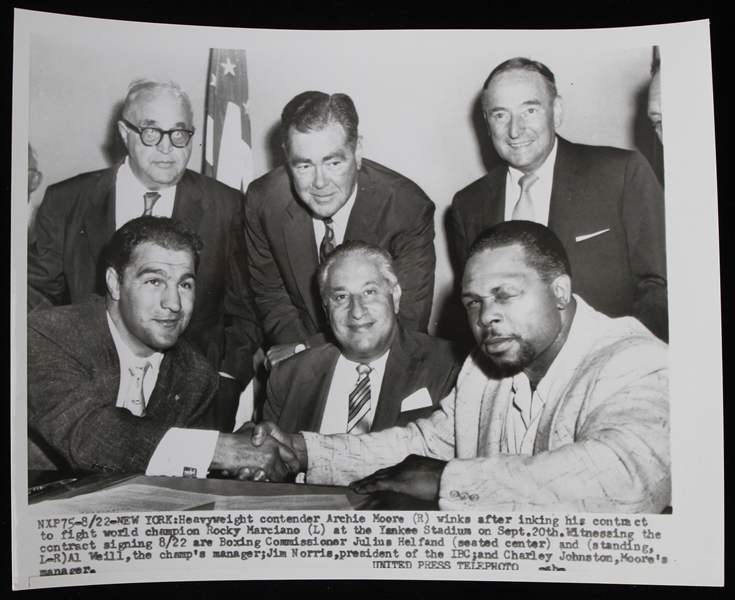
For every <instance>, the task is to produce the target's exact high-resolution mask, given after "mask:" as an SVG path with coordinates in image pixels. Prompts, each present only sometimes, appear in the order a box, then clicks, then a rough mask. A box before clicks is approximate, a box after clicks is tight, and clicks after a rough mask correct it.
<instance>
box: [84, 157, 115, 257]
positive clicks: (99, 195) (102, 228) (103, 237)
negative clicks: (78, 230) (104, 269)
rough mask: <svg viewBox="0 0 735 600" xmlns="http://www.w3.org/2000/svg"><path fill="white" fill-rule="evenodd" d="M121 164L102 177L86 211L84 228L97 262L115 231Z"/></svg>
mask: <svg viewBox="0 0 735 600" xmlns="http://www.w3.org/2000/svg"><path fill="white" fill-rule="evenodd" d="M119 166H120V165H117V166H115V167H112V168H111V169H109V171H108V172H107V173H105V175H104V176H103V177H100V179H99V181H98V182H97V185H96V186H95V189H94V191H93V192H92V194H91V196H90V199H89V205H88V207H87V210H86V211H85V213H84V218H83V221H84V230H85V232H86V234H87V239H88V240H89V249H90V252H91V253H92V258H93V260H94V261H95V264H96V263H97V262H98V261H99V257H100V256H101V255H102V250H104V248H105V246H107V244H109V243H110V239H111V238H112V234H113V233H115V181H116V179H117V170H118V168H119Z"/></svg>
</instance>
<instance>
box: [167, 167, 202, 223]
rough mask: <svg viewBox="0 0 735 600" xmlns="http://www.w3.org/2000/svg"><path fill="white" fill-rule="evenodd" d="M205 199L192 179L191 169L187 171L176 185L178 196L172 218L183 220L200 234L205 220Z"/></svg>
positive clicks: (175, 199)
mask: <svg viewBox="0 0 735 600" xmlns="http://www.w3.org/2000/svg"><path fill="white" fill-rule="evenodd" d="M203 200H204V199H203V198H202V194H201V191H200V190H199V188H198V186H197V185H196V184H195V183H194V181H193V180H192V178H191V176H190V175H189V171H188V170H187V171H185V172H184V176H183V177H182V178H181V181H179V183H178V184H177V185H176V197H175V198H174V210H173V212H172V213H171V218H172V219H174V220H175V221H181V222H182V223H184V224H185V225H186V226H187V227H188V228H189V229H191V230H192V231H193V232H194V233H197V234H198V233H199V231H200V229H201V227H202V223H203V222H204V206H202V203H203Z"/></svg>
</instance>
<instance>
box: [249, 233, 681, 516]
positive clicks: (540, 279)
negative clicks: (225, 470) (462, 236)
mask: <svg viewBox="0 0 735 600" xmlns="http://www.w3.org/2000/svg"><path fill="white" fill-rule="evenodd" d="M462 297H463V302H464V304H465V307H466V309H467V316H468V319H469V323H470V327H471V328H472V332H473V334H474V336H475V340H476V342H477V345H478V348H476V349H475V351H474V352H473V353H472V354H471V355H470V356H469V358H468V359H467V360H466V361H465V364H464V366H463V368H462V371H461V373H460V374H459V377H458V379H457V385H456V387H455V389H454V390H453V391H452V393H450V394H449V395H448V396H447V397H446V398H445V399H443V400H442V401H441V403H440V408H439V409H438V410H436V411H434V412H433V413H432V414H431V416H429V417H428V418H426V419H419V420H418V421H416V422H415V423H409V424H408V425H407V426H406V427H394V428H391V429H387V430H385V431H380V432H376V433H370V434H367V435H360V436H349V435H331V436H325V435H319V434H315V433H310V432H304V433H301V434H287V433H285V432H283V431H281V430H280V429H278V428H277V427H276V425H274V424H272V423H263V424H261V425H258V426H257V427H258V428H257V429H256V432H255V434H254V436H253V442H254V443H255V444H258V443H260V441H262V440H264V439H266V436H265V433H266V432H267V433H268V434H270V436H272V437H275V438H276V439H278V440H279V441H281V442H282V443H284V444H286V445H288V446H289V447H291V448H293V449H294V451H295V453H296V455H297V456H298V459H299V463H300V466H301V468H302V469H303V470H305V471H306V481H307V482H309V483H325V484H335V485H346V484H348V483H350V482H352V485H351V487H352V488H353V489H355V490H356V491H358V492H360V493H368V492H373V491H382V490H388V491H395V492H403V493H406V494H409V495H412V496H415V497H417V498H419V499H422V500H438V501H439V506H440V508H442V509H447V510H498V511H512V510H524V511H552V510H558V511H584V512H631V513H632V512H650V513H655V512H660V511H661V510H662V509H664V508H665V507H666V506H667V504H668V503H669V501H670V498H671V472H670V449H669V391H668V352H667V350H668V348H667V346H666V344H664V343H663V342H661V341H660V340H658V339H656V338H655V337H654V336H653V335H652V334H651V333H650V332H649V331H648V330H647V329H646V328H645V327H643V325H641V323H640V322H639V321H637V320H636V319H633V318H630V317H623V318H619V319H611V318H609V317H607V316H605V315H603V314H602V313H599V312H597V311H595V310H594V309H593V308H591V307H590V306H589V305H588V304H587V303H586V302H585V301H584V300H583V299H582V298H581V297H579V296H577V295H574V294H572V272H571V270H570V267H569V260H568V257H567V255H566V252H565V250H564V247H563V245H562V244H561V242H560V240H559V239H558V238H557V237H556V236H555V235H554V234H553V233H552V232H551V231H550V230H549V229H548V228H547V227H544V226H543V225H539V224H537V223H533V222H530V221H510V222H506V223H501V224H499V225H497V226H495V227H493V228H491V229H489V230H488V231H486V232H484V233H483V234H482V235H481V236H480V237H479V238H478V239H477V240H476V241H475V243H474V244H473V246H472V248H471V249H470V253H469V258H468V260H467V265H466V267H465V270H464V278H463V280H462ZM401 461H402V462H401ZM381 467H382V468H381ZM376 469H379V470H377V471H376ZM370 473H372V475H370ZM366 475H367V477H366ZM360 478H363V479H360ZM355 480H359V481H355Z"/></svg>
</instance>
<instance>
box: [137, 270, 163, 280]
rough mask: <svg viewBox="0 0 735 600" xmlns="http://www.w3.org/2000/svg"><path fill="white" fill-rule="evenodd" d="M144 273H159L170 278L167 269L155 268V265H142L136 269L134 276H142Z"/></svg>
mask: <svg viewBox="0 0 735 600" xmlns="http://www.w3.org/2000/svg"><path fill="white" fill-rule="evenodd" d="M144 275H160V276H161V277H164V278H165V279H171V275H169V273H168V271H166V270H165V269H156V268H155V267H143V268H142V269H141V270H140V271H138V273H137V274H136V277H143V276H144Z"/></svg>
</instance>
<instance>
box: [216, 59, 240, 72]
mask: <svg viewBox="0 0 735 600" xmlns="http://www.w3.org/2000/svg"><path fill="white" fill-rule="evenodd" d="M220 64H221V65H222V68H223V69H224V70H225V75H227V74H229V75H232V76H234V75H235V67H236V66H237V65H235V64H232V63H231V62H230V57H229V56H228V57H227V62H223V63H220Z"/></svg>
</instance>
